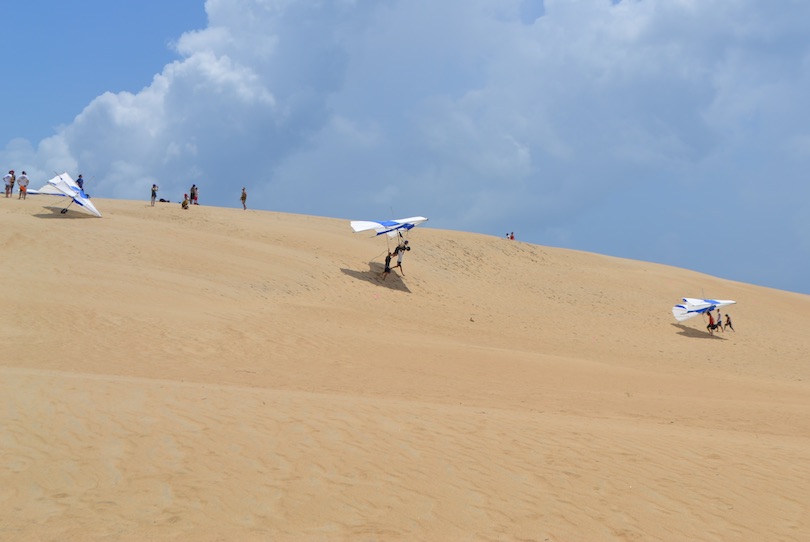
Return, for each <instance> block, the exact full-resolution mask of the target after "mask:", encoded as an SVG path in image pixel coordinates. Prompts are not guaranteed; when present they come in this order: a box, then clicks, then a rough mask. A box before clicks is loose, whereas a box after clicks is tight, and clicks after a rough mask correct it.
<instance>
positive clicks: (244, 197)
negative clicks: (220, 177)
mask: <svg viewBox="0 0 810 542" xmlns="http://www.w3.org/2000/svg"><path fill="white" fill-rule="evenodd" d="M239 199H240V200H241V201H242V209H244V210H247V190H245V187H244V186H243V187H242V195H241V196H240V197H239Z"/></svg>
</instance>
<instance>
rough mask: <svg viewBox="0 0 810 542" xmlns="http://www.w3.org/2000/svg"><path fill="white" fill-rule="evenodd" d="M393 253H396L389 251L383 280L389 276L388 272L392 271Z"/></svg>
mask: <svg viewBox="0 0 810 542" xmlns="http://www.w3.org/2000/svg"><path fill="white" fill-rule="evenodd" d="M393 255H394V254H393V253H392V252H389V253H388V255H387V256H386V257H385V269H383V272H382V275H381V276H382V279H383V280H385V277H387V276H388V273H390V272H391V257H392V256H393Z"/></svg>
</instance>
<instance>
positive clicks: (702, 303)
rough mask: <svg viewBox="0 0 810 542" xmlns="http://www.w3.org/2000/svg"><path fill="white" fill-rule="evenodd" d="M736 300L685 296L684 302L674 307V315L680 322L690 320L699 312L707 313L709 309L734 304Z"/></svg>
mask: <svg viewBox="0 0 810 542" xmlns="http://www.w3.org/2000/svg"><path fill="white" fill-rule="evenodd" d="M735 303H737V302H736V301H732V300H730V299H696V298H694V297H684V298H683V303H679V304H677V305H675V306H674V307H672V316H674V317H675V319H676V320H677V321H679V322H683V321H684V320H688V319H690V318H692V317H695V316H697V315H698V314H706V313H707V312H709V311H713V310H715V309H719V308H720V307H727V306H729V305H734V304H735Z"/></svg>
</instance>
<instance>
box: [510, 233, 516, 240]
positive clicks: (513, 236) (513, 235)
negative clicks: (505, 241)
mask: <svg viewBox="0 0 810 542" xmlns="http://www.w3.org/2000/svg"><path fill="white" fill-rule="evenodd" d="M509 240H510V241H514V240H515V232H512V233H510V234H509Z"/></svg>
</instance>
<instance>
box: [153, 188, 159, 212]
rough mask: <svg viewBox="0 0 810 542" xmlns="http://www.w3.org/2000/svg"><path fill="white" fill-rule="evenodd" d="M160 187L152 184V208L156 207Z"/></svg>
mask: <svg viewBox="0 0 810 542" xmlns="http://www.w3.org/2000/svg"><path fill="white" fill-rule="evenodd" d="M158 190H159V188H158V185H156V184H152V207H154V206H155V199H157V193H158Z"/></svg>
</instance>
